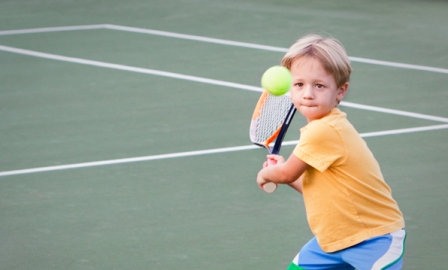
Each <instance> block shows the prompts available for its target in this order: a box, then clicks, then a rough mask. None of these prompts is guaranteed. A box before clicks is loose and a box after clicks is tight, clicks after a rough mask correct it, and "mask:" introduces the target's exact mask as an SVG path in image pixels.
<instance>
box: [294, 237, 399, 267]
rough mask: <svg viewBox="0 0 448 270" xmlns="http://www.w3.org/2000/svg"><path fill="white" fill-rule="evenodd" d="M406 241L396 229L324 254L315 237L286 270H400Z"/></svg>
mask: <svg viewBox="0 0 448 270" xmlns="http://www.w3.org/2000/svg"><path fill="white" fill-rule="evenodd" d="M405 240H406V232H405V231H404V230H398V231H395V232H392V233H390V234H386V235H383V236H378V237H373V238H370V239H368V240H366V241H364V242H361V243H359V244H357V245H355V246H352V247H349V248H346V249H343V250H340V251H336V252H332V253H326V252H324V251H323V250H322V249H321V248H320V246H319V244H318V243H317V240H316V237H314V238H313V239H311V240H310V241H309V242H308V243H306V245H305V246H303V248H302V249H301V250H300V253H299V254H297V256H296V257H295V258H294V260H293V261H292V263H291V264H290V266H289V267H288V268H287V270H317V269H319V270H323V269H335V270H336V269H337V270H345V269H347V270H348V269H358V270H367V269H369V270H370V269H372V270H373V269H374V270H376V269H387V270H396V269H401V268H402V266H403V254H404V244H405Z"/></svg>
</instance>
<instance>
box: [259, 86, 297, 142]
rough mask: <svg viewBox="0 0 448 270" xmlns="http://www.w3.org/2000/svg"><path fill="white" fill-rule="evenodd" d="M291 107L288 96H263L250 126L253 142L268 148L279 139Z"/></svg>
mask: <svg viewBox="0 0 448 270" xmlns="http://www.w3.org/2000/svg"><path fill="white" fill-rule="evenodd" d="M290 106H291V99H290V97H289V96H288V95H284V96H273V95H269V94H268V95H262V96H261V98H260V100H259V101H258V104H257V107H256V109H255V111H254V115H253V117H252V122H251V126H250V138H251V140H252V142H253V143H255V144H258V145H262V146H265V147H268V146H269V144H270V143H272V142H273V141H274V140H275V139H276V138H277V136H278V133H279V131H280V128H281V126H282V124H283V121H284V120H285V117H286V115H287V114H288V111H289V108H290Z"/></svg>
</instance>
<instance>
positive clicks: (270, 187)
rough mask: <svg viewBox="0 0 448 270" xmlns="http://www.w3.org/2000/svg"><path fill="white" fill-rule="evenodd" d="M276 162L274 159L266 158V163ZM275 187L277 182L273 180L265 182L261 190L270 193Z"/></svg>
mask: <svg viewBox="0 0 448 270" xmlns="http://www.w3.org/2000/svg"><path fill="white" fill-rule="evenodd" d="M275 164H277V161H276V160H275V159H268V160H267V165H268V166H271V165H275ZM276 189H277V184H276V183H274V182H267V183H266V184H264V185H263V190H264V191H265V192H267V193H272V192H274V191H275V190H276Z"/></svg>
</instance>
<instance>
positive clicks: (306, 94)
mask: <svg viewBox="0 0 448 270" xmlns="http://www.w3.org/2000/svg"><path fill="white" fill-rule="evenodd" d="M302 97H303V99H313V89H312V87H309V86H308V87H305V89H304V91H303V96H302Z"/></svg>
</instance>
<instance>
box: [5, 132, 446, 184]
mask: <svg viewBox="0 0 448 270" xmlns="http://www.w3.org/2000/svg"><path fill="white" fill-rule="evenodd" d="M447 128H448V124H444V125H435V126H427V127H417V128H404V129H394V130H385V131H377V132H368V133H361V134H360V135H361V137H363V138H367V137H377V136H385V135H396V134H404V133H413V132H421V131H429V130H439V129H447ZM297 143H298V140H296V141H287V142H283V143H282V145H295V144H297ZM258 148H260V147H259V146H255V145H245V146H235V147H226V148H216V149H209V150H199V151H189V152H180V153H172V154H163V155H154V156H145V157H135V158H123V159H113V160H104V161H95V162H85V163H77V164H68V165H59V166H49V167H40V168H31V169H24V170H14V171H4V172H0V177H2V176H11V175H20V174H29V173H38V172H50V171H59V170H68V169H79V168H87V167H96V166H105V165H114V164H124V163H133V162H141V161H150V160H161V159H168V158H179V157H191V156H200V155H209V154H217V153H226V152H235V151H245V150H253V149H258Z"/></svg>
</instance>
